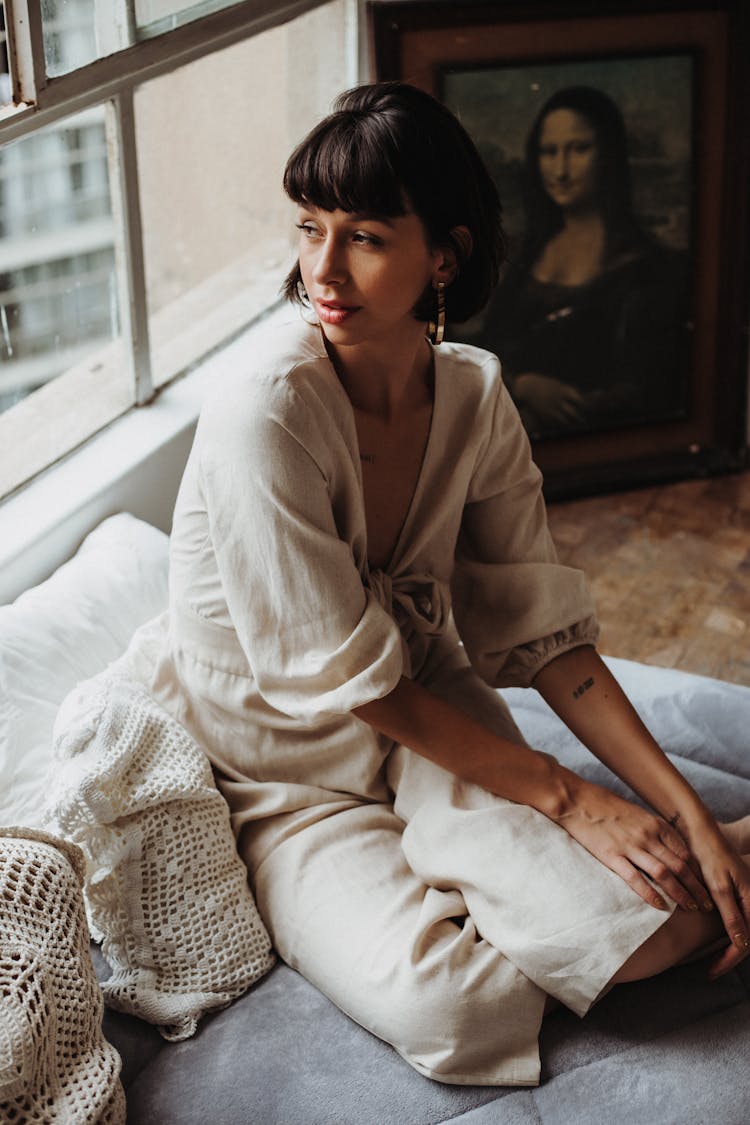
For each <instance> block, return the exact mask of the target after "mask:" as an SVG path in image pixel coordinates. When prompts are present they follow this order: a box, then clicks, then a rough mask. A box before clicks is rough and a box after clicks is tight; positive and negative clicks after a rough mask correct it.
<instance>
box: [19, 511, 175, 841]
mask: <svg viewBox="0 0 750 1125" xmlns="http://www.w3.org/2000/svg"><path fill="white" fill-rule="evenodd" d="M168 543H169V540H168V537H167V536H166V535H165V534H164V532H162V531H159V530H158V529H157V528H155V527H152V526H151V525H150V524H147V523H144V522H143V521H142V520H138V519H136V518H135V517H134V516H131V515H127V514H121V515H117V516H112V517H110V518H109V519H107V520H104V522H103V523H101V524H100V525H99V526H98V527H97V528H96V529H95V530H94V531H92V532H91V534H90V535H88V536H87V537H86V539H85V540H84V542H83V543H82V545H81V547H80V548H79V550H78V552H77V554H76V555H75V556H74V557H73V558H72V559H71V560H70V561H69V562H67V563H65V564H64V565H63V566H61V567H60V568H59V569H58V570H57V571H55V573H54V574H53V575H52V576H51V577H50V578H48V579H47V581H46V582H42V583H41V584H40V585H39V586H36V587H34V588H33V589H30V590H27V591H25V593H23V594H22V595H21V596H20V597H19V598H18V599H17V600H16V601H15V602H13V604H12V605H7V606H0V824H5V825H27V826H30V827H37V828H38V827H42V817H41V810H42V806H43V803H44V794H43V790H44V783H45V777H46V775H47V771H48V769H49V765H50V762H51V760H52V727H53V723H54V720H55V715H56V714H57V710H58V708H59V706H60V704H61V703H62V701H63V699H64V698H65V696H66V695H67V694H68V692H69V691H70V690H71V688H73V687H74V686H75V684H77V683H78V682H79V681H80V680H84V679H88V678H89V677H90V676H93V675H95V674H96V673H97V672H99V671H100V670H101V669H103V668H105V667H106V666H107V665H108V664H109V663H111V661H113V660H116V659H117V657H118V656H120V654H121V653H122V652H123V651H124V650H125V648H126V647H127V645H128V643H129V641H130V638H131V637H132V635H133V633H134V632H135V630H136V629H137V628H138V626H139V625H142V624H143V623H144V622H145V621H148V620H149V619H150V618H151V617H155V616H156V615H157V614H158V613H161V612H162V610H164V609H166V607H167V568H168Z"/></svg>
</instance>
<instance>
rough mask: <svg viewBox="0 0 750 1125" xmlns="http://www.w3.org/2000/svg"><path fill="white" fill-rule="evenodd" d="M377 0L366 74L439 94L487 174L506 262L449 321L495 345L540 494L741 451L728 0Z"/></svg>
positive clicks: (738, 244)
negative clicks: (467, 308) (491, 287)
mask: <svg viewBox="0 0 750 1125" xmlns="http://www.w3.org/2000/svg"><path fill="white" fill-rule="evenodd" d="M370 7H371V12H372V21H373V31H374V41H375V46H376V68H377V77H379V78H401V79H404V80H405V81H409V82H413V83H414V84H416V85H420V86H423V87H424V88H425V89H428V90H429V91H430V92H431V93H433V94H436V95H437V96H438V97H440V98H441V99H442V100H443V101H445V103H446V104H447V105H448V106H449V107H450V108H451V109H452V110H453V111H454V112H455V113H456V114H457V115H458V116H459V117H460V118H461V120H462V122H463V124H464V125H465V126H466V127H467V129H468V130H469V132H470V133H471V135H472V137H473V139H474V141H475V143H476V144H477V147H478V148H479V150H480V152H481V154H482V156H483V157H484V159H485V162H486V163H487V165H488V167H489V169H490V172H491V173H492V175H493V178H494V179H495V182H496V184H497V187H498V190H499V192H500V197H501V200H502V203H503V216H504V219H503V225H504V231H505V236H506V247H507V260H506V262H505V264H504V266H503V270H502V273H501V278H500V283H499V285H498V286H497V288H496V290H495V292H494V294H493V296H492V298H491V300H490V302H489V304H488V306H487V307H486V308H485V309H484V310H483V312H482V313H481V314H480V315H479V316H478V317H476V318H475V319H474V320H472V321H471V322H468V323H463V324H454V323H450V305H448V320H449V337H450V336H452V338H453V339H458V340H463V341H466V342H469V343H474V344H477V345H479V346H481V347H486V348H488V349H489V350H491V351H493V352H495V353H496V354H497V355H498V356H499V357H500V359H501V362H502V365H503V373H504V378H505V381H506V384H507V386H508V388H509V390H510V392H511V395H512V396H513V398H514V400H515V402H516V405H517V406H518V409H519V412H520V414H521V417H522V419H523V421H524V424H525V426H526V429H527V431H528V434H529V437H530V438H531V441H532V444H533V446H534V454H535V459H536V460H537V462H538V463H539V465H540V467H541V468H542V470H543V472H544V475H545V481H546V490H547V494H548V495H549V496H556V495H557V496H564V495H574V494H582V493H585V492H593V491H597V490H601V489H605V488H611V487H618V486H623V485H629V484H635V483H640V482H644V483H645V482H647V481H653V480H658V479H666V478H669V477H677V476H687V475H695V474H702V473H708V472H715V471H722V470H725V469H731V468H736V467H739V466H740V465H741V463H742V458H743V455H744V449H745V446H746V438H747V434H746V418H747V414H746V408H747V315H748V313H747V309H748V285H747V241H748V239H747V231H748V188H749V187H750V182H749V177H748V143H747V129H746V120H747V118H746V116H745V117H743V114H742V106H743V103H746V102H747V97H748V94H747V78H746V76H745V73H744V72H745V71H746V69H747V68H745V67H744V66H743V65H742V61H741V60H742V58H743V52H746V51H747V47H748V34H747V16H746V14H745V12H744V10H743V5H742V4H741V3H740V2H739V0H738V2H736V3H735V2H733V0H727V3H725V4H723V5H722V4H720V3H719V4H717V5H713V6H712V8H711V10H710V11H707V10H705V8H701V7H699V6H698V5H697V4H695V5H694V4H689V3H688V4H676V3H668V2H666V3H663V4H659V3H650V4H647V5H646V4H639V3H630V4H628V5H627V6H625V5H623V4H620V5H617V4H613V3H603V4H601V5H599V6H597V9H596V14H595V15H592V14H591V12H592V8H591V6H590V5H588V6H585V5H581V6H580V10H577V8H576V4H575V3H565V4H564V5H563V4H562V3H550V2H547V3H545V4H534V3H525V4H508V3H502V2H500V3H494V4H474V3H462V4H455V3H450V4H448V3H445V4H444V3H393V2H389V3H383V4H372V5H371V6H370Z"/></svg>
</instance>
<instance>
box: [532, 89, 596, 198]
mask: <svg viewBox="0 0 750 1125" xmlns="http://www.w3.org/2000/svg"><path fill="white" fill-rule="evenodd" d="M598 158H599V153H598V147H597V142H596V133H595V132H594V129H593V128H592V126H591V125H590V124H589V122H588V121H587V120H586V118H585V117H582V116H581V114H580V113H575V112H574V111H573V110H572V109H553V110H552V112H551V113H548V114H547V116H546V117H545V118H544V121H543V122H542V128H541V131H540V133H539V172H540V175H541V178H542V184H543V185H544V189H545V191H546V192H547V194H548V195H549V196H550V198H551V199H552V200H553V201H554V202H555V203H557V205H558V206H559V207H562V209H563V210H564V211H577V210H581V209H588V208H590V207H592V206H594V205H595V204H596V199H597V189H598V183H597V181H598Z"/></svg>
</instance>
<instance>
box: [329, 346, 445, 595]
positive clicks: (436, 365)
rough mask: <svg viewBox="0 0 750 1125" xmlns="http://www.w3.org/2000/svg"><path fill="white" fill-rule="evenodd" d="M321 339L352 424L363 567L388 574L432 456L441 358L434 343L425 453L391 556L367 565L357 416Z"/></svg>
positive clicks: (362, 481) (366, 530) (404, 535)
mask: <svg viewBox="0 0 750 1125" xmlns="http://www.w3.org/2000/svg"><path fill="white" fill-rule="evenodd" d="M321 343H322V346H323V352H324V354H325V356H326V358H327V360H328V364H329V367H330V371H331V374H332V375H333V378H334V380H335V382H336V385H337V386H338V388H339V390H340V391H341V394H342V395H343V397H344V398H345V399H346V403H347V406H348V408H349V417H350V421H351V428H352V433H353V435H354V450H353V452H354V458H353V459H354V470H355V472H356V475H357V482H358V485H359V498H360V504H361V507H362V522H363V525H364V529H365V552H364V558H365V565H366V568H367V571H368V572H369V571H371V570H382V571H385V573H387V574H393V573H394V571H395V569H396V566H397V563H398V560H399V558H400V556H401V554H402V551H403V544H404V541H405V538H406V534H407V531H408V529H409V527H410V525H411V523H412V521H413V517H414V513H415V512H416V510H417V508H418V505H419V500H420V497H421V495H422V493H423V491H424V485H425V479H426V476H427V466H428V464H429V462H430V460H431V455H432V448H433V446H434V444H435V432H436V429H437V426H436V419H437V416H438V410H439V407H440V403H441V401H442V398H443V395H442V393H441V390H440V383H441V379H440V358H439V354H438V351H437V349H436V348H435V347H432V412H431V414H430V424H429V428H428V430H427V440H426V442H425V446H424V453H423V455H422V461H421V464H420V466H419V472H418V473H417V478H416V481H415V484H414V490H413V492H412V494H411V498H410V500H409V503H408V504H407V506H406V511H405V513H404V518H403V520H402V521H401V526H400V528H399V530H398V534H397V535H396V539H395V542H394V544H393V550H392V551H391V554H390V557H389V559H388V561H387V562H386V564H385V566H383V567H373V566H371V565H370V561H369V553H368V549H367V548H368V545H369V535H368V527H367V507H366V505H365V487H364V477H363V474H362V461H361V457H360V454H361V450H360V444H359V433H358V431H357V419H356V416H355V413H354V406H353V405H352V401H351V399H350V398H349V395H348V394H347V393H346V389H345V388H344V385H343V384H342V382H341V380H340V379H339V377H338V374H337V372H336V368H335V367H334V365H333V361H332V359H331V357H330V355H328V351H327V349H326V347H325V344H323V342H322V340H321Z"/></svg>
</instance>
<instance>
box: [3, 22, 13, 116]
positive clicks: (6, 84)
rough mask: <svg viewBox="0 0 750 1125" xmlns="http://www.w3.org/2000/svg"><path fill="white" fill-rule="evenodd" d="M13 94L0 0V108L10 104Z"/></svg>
mask: <svg viewBox="0 0 750 1125" xmlns="http://www.w3.org/2000/svg"><path fill="white" fill-rule="evenodd" d="M12 101H13V94H12V91H11V88H10V66H9V65H8V42H7V38H6V35H5V5H4V4H3V3H2V2H1V0H0V109H1V108H2V107H3V106H4V105H10V104H11V102H12Z"/></svg>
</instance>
